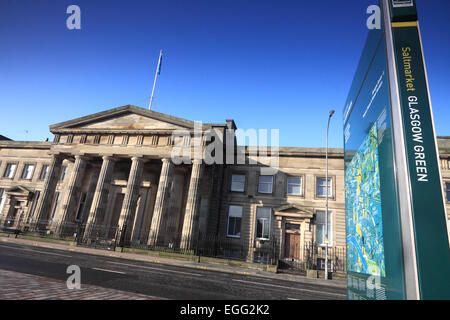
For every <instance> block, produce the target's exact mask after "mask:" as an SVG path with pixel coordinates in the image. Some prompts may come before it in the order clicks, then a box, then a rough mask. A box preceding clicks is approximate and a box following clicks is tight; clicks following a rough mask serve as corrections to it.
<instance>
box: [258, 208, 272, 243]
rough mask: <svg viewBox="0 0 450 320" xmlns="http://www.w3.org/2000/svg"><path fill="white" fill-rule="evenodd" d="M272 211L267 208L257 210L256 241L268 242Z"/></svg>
mask: <svg viewBox="0 0 450 320" xmlns="http://www.w3.org/2000/svg"><path fill="white" fill-rule="evenodd" d="M271 215H272V209H271V208H267V207H258V208H256V239H257V240H268V239H269V237H270V219H271Z"/></svg>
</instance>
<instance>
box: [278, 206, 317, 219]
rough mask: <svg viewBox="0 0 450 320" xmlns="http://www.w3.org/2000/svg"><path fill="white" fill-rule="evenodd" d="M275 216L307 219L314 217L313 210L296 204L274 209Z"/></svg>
mask: <svg viewBox="0 0 450 320" xmlns="http://www.w3.org/2000/svg"><path fill="white" fill-rule="evenodd" d="M274 214H275V215H276V216H286V217H295V218H306V219H312V218H313V216H314V213H313V212H312V211H311V210H309V209H306V208H303V207H302V206H299V205H295V204H286V205H284V206H281V207H278V208H274Z"/></svg>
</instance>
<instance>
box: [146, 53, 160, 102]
mask: <svg viewBox="0 0 450 320" xmlns="http://www.w3.org/2000/svg"><path fill="white" fill-rule="evenodd" d="M161 57H162V50H161V51H160V52H159V59H158V65H157V66H156V73H155V81H154V82H153V90H152V97H151V98H150V105H149V107H148V109H149V110H151V109H152V103H153V95H154V94H155V87H156V80H158V74H159V71H160V68H161Z"/></svg>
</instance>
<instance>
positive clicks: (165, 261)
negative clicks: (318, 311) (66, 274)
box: [0, 237, 346, 289]
mask: <svg viewBox="0 0 450 320" xmlns="http://www.w3.org/2000/svg"><path fill="white" fill-rule="evenodd" d="M0 243H12V244H21V245H28V246H35V247H41V248H49V249H57V250H64V251H68V252H77V253H84V254H90V255H96V256H104V257H114V258H119V259H121V258H122V259H126V260H134V261H141V262H151V263H156V264H161V265H167V266H176V267H184V268H191V269H201V270H208V271H216V272H224V273H230V274H237V275H245V276H254V277H260V278H266V279H274V280H283V281H292V282H296V283H303V284H310V285H319V286H326V287H334V288H343V289H344V288H346V282H345V281H338V280H325V279H315V278H307V277H304V276H300V275H292V274H280V273H272V272H266V271H262V270H256V269H247V268H239V267H231V266H224V265H215V264H205V263H197V262H193V261H183V260H177V259H170V258H165V257H159V256H151V255H143V254H135V253H129V252H117V251H108V250H102V249H94V248H86V247H78V246H68V245H64V244H59V243H52V242H40V241H35V240H28V239H20V238H9V237H0Z"/></svg>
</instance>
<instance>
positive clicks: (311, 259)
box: [280, 242, 346, 273]
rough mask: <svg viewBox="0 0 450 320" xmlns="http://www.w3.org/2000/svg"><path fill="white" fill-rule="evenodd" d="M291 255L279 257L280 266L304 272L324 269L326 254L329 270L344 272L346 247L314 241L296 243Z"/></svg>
mask: <svg viewBox="0 0 450 320" xmlns="http://www.w3.org/2000/svg"><path fill="white" fill-rule="evenodd" d="M294 252H296V254H295V256H293V257H283V258H281V259H280V268H281V269H285V270H292V271H298V272H300V273H302V272H303V273H306V271H307V270H325V260H326V259H325V258H326V255H328V270H329V271H330V272H343V273H344V272H346V248H345V247H338V246H328V252H327V250H326V246H325V245H323V244H318V243H315V242H306V243H304V244H303V245H297V246H296V248H295V250H294Z"/></svg>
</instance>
